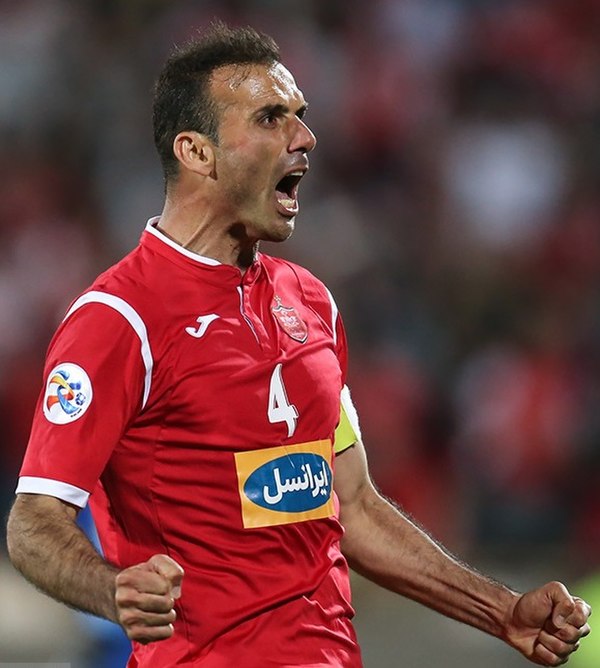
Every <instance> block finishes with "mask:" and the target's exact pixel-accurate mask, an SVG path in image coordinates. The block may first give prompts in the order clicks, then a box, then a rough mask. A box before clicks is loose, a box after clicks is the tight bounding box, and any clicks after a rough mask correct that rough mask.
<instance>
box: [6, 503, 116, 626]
mask: <svg viewBox="0 0 600 668" xmlns="http://www.w3.org/2000/svg"><path fill="white" fill-rule="evenodd" d="M75 515H76V511H75V509H74V508H71V507H69V506H67V505H65V504H63V503H62V502H60V501H58V500H57V499H51V498H50V497H44V496H39V497H36V498H32V496H31V495H20V496H19V497H18V498H17V500H16V501H15V504H14V507H13V510H12V511H11V514H10V517H9V521H8V526H7V539H8V540H7V542H8V550H9V555H10V558H11V561H12V563H13V564H14V566H15V567H16V568H17V569H18V570H19V571H20V572H21V573H22V574H23V575H24V576H25V577H26V578H27V579H28V580H29V581H30V582H32V583H33V584H34V585H36V586H37V587H38V588H39V589H41V590H42V591H44V592H45V593H47V594H48V595H50V596H52V597H53V598H55V599H57V600H59V601H61V602H63V603H66V604H67V605H69V606H72V607H74V608H77V609H79V610H84V611H86V612H91V613H92V614H95V615H98V616H100V617H104V618H106V619H110V620H111V621H116V619H117V617H116V606H115V577H116V575H117V573H118V572H119V571H118V570H117V569H116V568H114V567H113V566H111V565H110V564H108V563H107V562H106V561H104V560H103V559H102V557H101V556H100V555H99V554H98V552H97V551H96V550H95V549H94V547H93V545H92V544H91V543H90V541H89V540H88V539H87V537H86V536H85V535H84V534H83V532H82V531H81V530H80V529H79V527H77V525H76V524H75Z"/></svg>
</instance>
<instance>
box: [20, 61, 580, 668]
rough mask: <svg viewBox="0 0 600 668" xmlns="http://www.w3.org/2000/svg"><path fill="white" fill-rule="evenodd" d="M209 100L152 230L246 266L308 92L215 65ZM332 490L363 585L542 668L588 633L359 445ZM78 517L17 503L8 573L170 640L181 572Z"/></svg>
mask: <svg viewBox="0 0 600 668" xmlns="http://www.w3.org/2000/svg"><path fill="white" fill-rule="evenodd" d="M211 91H212V94H213V97H214V99H215V102H216V104H217V108H218V109H219V110H220V124H219V142H218V143H216V144H215V143H213V142H212V141H211V140H210V139H209V138H208V137H206V136H204V135H201V134H199V133H197V132H193V131H187V132H182V133H180V134H179V135H177V137H176V138H175V141H174V144H173V152H174V154H175V156H176V157H177V159H178V161H179V174H178V176H177V178H176V179H175V180H174V181H173V182H172V183H170V184H169V186H168V190H167V197H166V202H165V207H164V210H163V213H162V216H161V220H160V228H161V229H162V230H163V231H164V232H165V233H166V234H167V235H168V236H169V237H170V238H171V239H173V240H174V241H176V242H177V243H179V244H181V245H182V246H184V247H186V248H188V249H189V250H191V251H194V252H196V253H199V254H200V255H204V256H208V257H211V258H214V259H216V260H218V261H220V262H222V263H225V264H229V265H232V266H235V267H239V268H240V269H241V270H242V271H244V270H245V268H247V267H248V266H249V265H250V263H251V262H252V260H253V258H254V255H255V253H256V248H257V244H258V242H259V241H260V240H270V241H283V240H285V239H287V238H288V237H289V236H290V234H291V233H292V231H293V229H294V217H295V214H292V213H290V211H289V210H287V209H286V207H285V206H283V205H282V203H281V198H280V197H279V196H278V195H277V192H276V186H277V184H278V183H279V182H280V181H281V179H282V178H283V177H284V176H286V175H289V174H291V173H293V172H295V171H300V172H304V171H306V170H307V169H308V158H307V154H308V153H309V152H310V151H311V150H312V149H313V148H314V146H315V142H316V140H315V137H314V135H313V133H312V132H311V131H310V129H309V128H308V127H307V126H306V124H305V123H304V121H303V115H304V112H305V110H306V103H305V101H304V97H303V95H302V93H301V92H300V91H299V90H298V88H297V86H296V84H295V82H294V79H293V77H292V75H291V74H290V73H289V72H288V71H287V70H286V69H285V68H284V67H283V66H282V65H280V64H275V65H273V66H270V67H266V66H244V67H236V66H228V67H223V68H220V69H219V70H217V71H216V72H215V74H214V76H213V77H212V81H211ZM335 488H336V492H337V494H338V496H339V500H340V519H341V522H342V524H343V525H344V528H345V536H344V539H343V542H342V550H343V552H344V554H345V555H346V557H347V558H348V561H349V562H350V564H351V565H352V566H353V567H354V568H355V569H356V570H357V571H359V572H361V573H363V574H364V575H366V576H367V577H369V578H370V579H372V580H373V581H375V582H377V583H379V584H381V585H383V586H385V587H387V588H388V589H391V590H392V591H396V592H398V593H400V594H403V595H405V596H408V597H410V598H413V599H415V600H417V601H420V602H421V603H424V604H425V605H428V606H429V607H432V608H434V609H435V610H438V611H440V612H442V613H444V614H446V615H448V616H450V617H453V618H455V619H458V620H460V621H463V622H465V623H467V624H471V625H472V626H475V627H476V628H479V629H481V630H483V631H485V632H487V633H490V634H492V635H495V636H497V637H499V638H502V639H503V640H505V641H506V642H507V643H509V644H510V645H511V646H513V647H515V648H516V649H517V650H519V651H520V652H521V653H522V654H523V655H524V656H526V657H527V658H528V659H530V660H531V661H533V662H535V663H538V664H540V665H544V666H556V665H560V664H562V663H564V662H565V661H566V660H567V659H568V656H569V654H570V653H571V652H573V651H574V650H575V649H576V648H577V646H578V642H579V639H580V638H582V637H584V636H586V635H587V634H588V633H589V630H590V629H589V625H588V623H587V619H588V617H589V615H590V612H591V611H590V608H589V606H588V605H587V604H586V603H585V602H584V601H582V600H581V599H578V598H575V597H572V596H571V595H570V594H569V592H568V591H567V590H566V588H565V587H564V586H563V585H561V584H560V583H556V582H551V583H548V584H546V585H544V586H543V587H540V588H539V589H536V590H533V591H531V592H528V593H526V594H518V593H516V592H513V591H511V590H510V589H508V588H507V587H504V586H503V585H500V584H498V583H496V582H494V581H492V580H490V579H489V578H486V577H484V576H482V575H480V574H478V573H477V572H475V571H474V570H473V569H470V568H469V567H467V566H466V565H464V564H462V563H460V562H459V561H458V560H457V559H455V558H454V557H452V556H451V555H449V554H448V553H447V552H446V551H445V550H444V549H443V548H442V547H441V546H440V545H438V544H437V543H436V542H435V541H434V540H432V539H431V538H430V537H429V536H427V535H426V534H425V533H424V532H423V531H421V530H420V529H419V528H418V527H416V526H415V525H414V524H413V523H412V522H411V521H410V520H409V519H408V518H406V517H405V516H404V515H403V514H402V513H401V512H400V511H399V510H397V509H396V508H394V506H393V505H392V504H390V503H389V502H388V501H386V500H385V499H383V498H382V497H381V496H380V495H379V494H378V493H377V491H376V490H375V488H374V487H373V485H372V483H371V481H370V478H369V474H368V469H367V463H366V457H365V453H364V449H363V446H362V444H361V443H360V442H358V443H356V444H355V445H354V446H352V447H350V448H349V449H348V450H346V451H344V452H343V453H341V454H340V455H338V457H337V459H336V473H335ZM75 517H76V509H74V508H73V507H72V506H70V505H69V504H67V503H65V502H63V501H60V500H58V499H54V498H52V497H47V496H44V495H31V494H20V495H19V496H18V498H17V500H16V502H15V504H14V506H13V509H12V511H11V515H10V519H9V524H8V531H7V537H8V548H9V554H10V558H11V560H12V562H13V563H14V564H15V566H16V567H17V568H18V569H19V570H20V571H21V572H22V573H23V574H24V575H25V577H27V578H28V579H29V580H31V581H32V582H33V583H34V584H36V585H37V586H38V587H40V588H41V589H43V590H44V591H46V592H47V593H49V594H50V595H51V596H54V597H55V598H57V599H59V600H61V601H63V602H65V603H67V604H68V605H71V606H73V607H76V608H79V609H82V610H87V611H89V612H92V613H94V614H97V615H99V616H102V617H105V618H107V619H111V620H114V621H118V622H119V623H120V624H121V625H122V626H123V627H124V628H125V630H126V632H127V635H128V636H129V638H131V639H132V640H137V641H139V642H142V643H148V642H153V641H159V640H162V639H164V638H168V637H170V636H171V635H172V634H173V626H172V624H173V621H174V619H175V612H174V610H173V606H174V602H175V599H176V598H177V597H178V596H179V595H180V592H181V585H182V581H183V580H184V574H183V570H182V569H181V567H180V566H179V565H178V564H177V563H175V562H174V561H173V560H172V559H170V558H169V557H167V556H166V555H154V556H153V557H151V558H150V559H149V560H148V561H147V562H144V563H142V564H137V565H135V566H132V567H130V568H127V569H124V570H122V571H119V570H118V569H117V568H116V567H115V566H113V565H111V564H108V563H106V562H105V561H103V560H102V558H101V557H100V556H99V555H98V554H97V553H96V551H95V549H94V548H93V547H92V545H91V544H90V543H89V541H88V540H87V538H85V536H84V535H83V534H82V533H81V531H80V530H79V528H78V527H77V526H76V524H75ZM184 586H185V584H184Z"/></svg>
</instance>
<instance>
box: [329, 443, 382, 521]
mask: <svg viewBox="0 0 600 668" xmlns="http://www.w3.org/2000/svg"><path fill="white" fill-rule="evenodd" d="M334 488H335V493H336V494H337V496H338V499H339V502H340V517H341V520H342V524H344V519H345V517H346V516H347V513H348V511H351V509H352V507H354V506H355V505H356V504H357V503H360V502H361V501H362V500H363V499H364V498H365V495H367V494H368V493H369V492H371V491H372V490H373V489H374V488H373V484H372V483H371V478H370V476H369V467H368V464H367V455H366V453H365V448H364V446H363V444H362V441H360V440H358V441H357V442H356V443H355V444H354V445H352V446H351V447H349V448H347V449H346V450H344V451H343V452H340V453H339V454H338V455H337V456H336V458H335V478H334Z"/></svg>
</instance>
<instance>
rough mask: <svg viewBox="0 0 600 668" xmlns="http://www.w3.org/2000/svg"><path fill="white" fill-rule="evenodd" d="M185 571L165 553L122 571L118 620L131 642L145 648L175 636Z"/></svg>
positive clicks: (118, 583)
mask: <svg viewBox="0 0 600 668" xmlns="http://www.w3.org/2000/svg"><path fill="white" fill-rule="evenodd" d="M183 575H184V573H183V568H181V566H180V565H179V564H178V563H177V562H176V561H174V560H173V559H171V557H168V556H167V555H165V554H156V555H154V556H153V557H151V558H150V559H148V561H146V562H144V563H143V564H137V565H136V566H130V567H129V568H126V569H124V570H122V571H121V572H120V573H119V574H118V575H117V576H116V579H115V584H116V590H115V602H116V608H117V621H118V622H119V624H121V626H122V627H123V628H124V629H125V632H126V633H127V637H128V638H129V639H130V640H135V641H136V642H139V643H142V644H143V645H146V644H148V643H150V642H155V641H157V640H165V639H166V638H170V637H171V636H172V635H173V622H174V621H175V618H176V616H177V615H176V613H175V609H174V606H175V601H176V599H178V598H179V597H180V596H181V582H182V580H183Z"/></svg>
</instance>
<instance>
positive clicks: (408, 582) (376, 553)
mask: <svg viewBox="0 0 600 668" xmlns="http://www.w3.org/2000/svg"><path fill="white" fill-rule="evenodd" d="M341 520H342V524H344V528H345V530H346V533H345V536H344V538H343V540H342V551H343V552H344V554H345V556H346V557H347V559H348V561H349V563H350V565H351V567H352V568H354V569H355V570H356V571H357V572H359V573H361V574H362V575H364V576H365V577H367V578H369V579H370V580H373V581H374V582H376V583H377V584H380V585H382V586H384V587H386V588H387V589H390V590H392V591H395V592H397V593H399V594H402V595H404V596H407V597H409V598H412V599H413V600H415V601H418V602H420V603H423V604H424V605H427V606H428V607H430V608H433V609H434V610H437V611H438V612H441V613H443V614H445V615H447V616H449V617H452V618H454V619H457V620H459V621H461V622H464V623H466V624H469V625H471V626H474V627H476V628H478V629H481V630H483V631H485V632H487V633H490V634H492V635H494V636H497V637H502V638H503V637H505V629H506V623H507V619H508V618H509V616H510V614H511V612H512V609H513V607H514V605H515V603H516V600H517V599H518V595H517V594H515V593H514V592H512V591H511V590H510V589H508V588H507V587H505V586H504V585H501V584H499V583H497V582H494V581H493V580H491V579H489V578H487V577H485V576H483V575H480V574H479V573H477V572H476V571H474V570H473V569H471V568H469V567H467V566H465V565H464V564H462V563H461V562H460V561H459V560H457V559H456V558H455V557H453V556H452V555H450V554H449V553H448V552H446V551H445V550H444V549H443V548H442V547H441V546H440V545H438V544H437V543H436V542H435V541H434V540H432V539H431V538H430V537H429V536H428V535H427V534H426V533H425V532H423V531H422V530H421V529H419V528H418V527H417V526H416V525H415V524H413V523H412V522H411V521H410V520H409V519H408V518H407V517H405V516H404V515H403V514H402V513H401V512H400V511H398V510H397V509H396V508H394V507H393V506H392V505H391V504H390V503H388V502H387V501H386V500H385V499H383V498H382V497H381V496H379V495H378V494H377V493H376V492H375V491H374V490H373V489H372V488H371V489H370V490H369V491H368V492H366V493H364V494H363V498H362V499H360V500H359V501H357V502H356V503H354V504H352V506H351V507H350V508H347V509H345V510H344V508H342V516H341Z"/></svg>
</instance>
